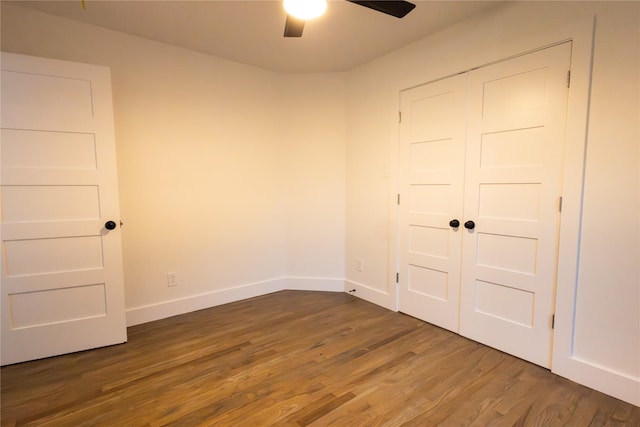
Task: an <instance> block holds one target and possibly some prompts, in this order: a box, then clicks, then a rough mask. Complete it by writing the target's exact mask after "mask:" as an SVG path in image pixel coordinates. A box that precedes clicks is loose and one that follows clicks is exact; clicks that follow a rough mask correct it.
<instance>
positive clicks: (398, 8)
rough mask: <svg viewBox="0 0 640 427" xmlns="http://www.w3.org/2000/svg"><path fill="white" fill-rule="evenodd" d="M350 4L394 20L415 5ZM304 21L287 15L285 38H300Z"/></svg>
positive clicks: (390, 1)
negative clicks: (391, 17)
mask: <svg viewBox="0 0 640 427" xmlns="http://www.w3.org/2000/svg"><path fill="white" fill-rule="evenodd" d="M347 1H349V2H351V3H355V4H357V5H360V6H364V7H367V8H369V9H373V10H375V11H377V12H382V13H384V14H387V15H391V16H395V17H396V18H403V17H404V16H405V15H406V14H408V13H409V12H411V11H412V10H413V9H414V8H415V7H416V5H415V4H413V3H411V2H408V1H404V0H347ZM323 11H324V9H323ZM305 22H306V20H305V19H301V18H296V17H295V16H293V15H292V14H291V13H288V14H287V21H286V22H285V25H284V36H285V37H301V36H302V30H304V24H305Z"/></svg>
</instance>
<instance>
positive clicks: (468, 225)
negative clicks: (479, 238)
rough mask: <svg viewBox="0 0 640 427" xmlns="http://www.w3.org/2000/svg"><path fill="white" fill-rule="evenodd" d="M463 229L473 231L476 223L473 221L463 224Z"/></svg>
mask: <svg viewBox="0 0 640 427" xmlns="http://www.w3.org/2000/svg"><path fill="white" fill-rule="evenodd" d="M464 228H466V229H467V230H473V229H474V228H476V223H475V222H473V221H467V222H465V223H464Z"/></svg>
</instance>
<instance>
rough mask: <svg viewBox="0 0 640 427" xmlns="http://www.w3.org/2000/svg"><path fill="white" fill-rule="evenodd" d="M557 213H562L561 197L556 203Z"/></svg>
mask: <svg viewBox="0 0 640 427" xmlns="http://www.w3.org/2000/svg"><path fill="white" fill-rule="evenodd" d="M558 212H562V196H560V200H559V201H558Z"/></svg>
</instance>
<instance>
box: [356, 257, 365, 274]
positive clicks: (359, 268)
mask: <svg viewBox="0 0 640 427" xmlns="http://www.w3.org/2000/svg"><path fill="white" fill-rule="evenodd" d="M356 271H360V272H363V271H364V260H363V259H362V258H358V259H356Z"/></svg>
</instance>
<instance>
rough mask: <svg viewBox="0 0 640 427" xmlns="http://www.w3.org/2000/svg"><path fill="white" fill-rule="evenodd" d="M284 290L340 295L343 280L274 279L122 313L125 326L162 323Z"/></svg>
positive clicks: (136, 308) (317, 278) (342, 288)
mask: <svg viewBox="0 0 640 427" xmlns="http://www.w3.org/2000/svg"><path fill="white" fill-rule="evenodd" d="M287 289H292V290H305V291H330V292H343V291H344V280H343V279H333V278H322V277H278V278H274V279H270V280H264V281H261V282H255V283H248V284H245V285H241V286H236V287H233V288H225V289H217V290H215V291H211V292H206V293H202V294H197V295H190V296H187V297H183V298H178V299H174V300H169V301H162V302H159V303H155V304H149V305H144V306H139V307H132V308H128V309H127V310H126V316H127V326H134V325H139V324H141V323H147V322H152V321H154V320H160V319H165V318H167V317H171V316H177V315H179V314H184V313H190V312H192V311H197V310H202V309H205V308H211V307H216V306H218V305H222V304H228V303H230V302H235V301H240V300H244V299H248V298H253V297H257V296H260V295H266V294H270V293H272V292H278V291H283V290H287Z"/></svg>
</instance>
